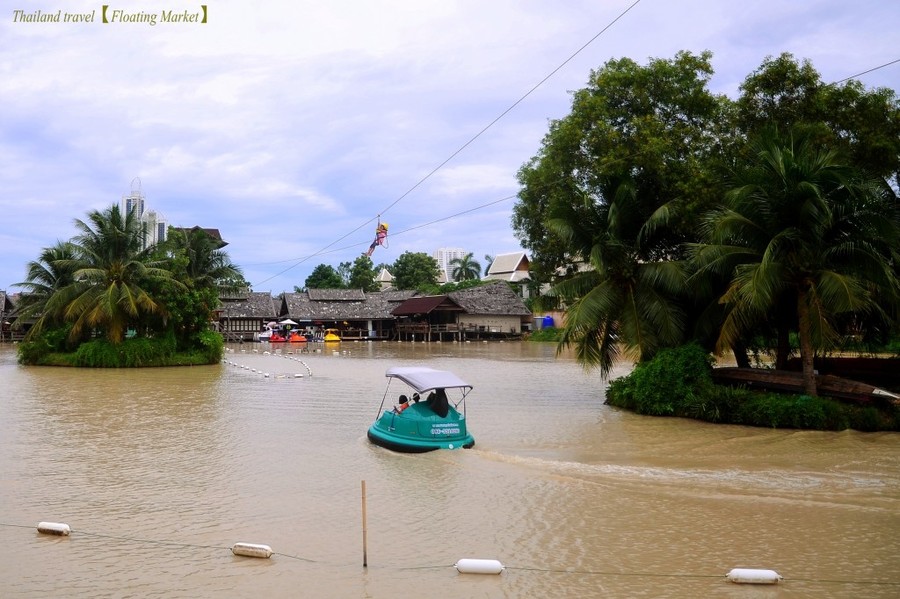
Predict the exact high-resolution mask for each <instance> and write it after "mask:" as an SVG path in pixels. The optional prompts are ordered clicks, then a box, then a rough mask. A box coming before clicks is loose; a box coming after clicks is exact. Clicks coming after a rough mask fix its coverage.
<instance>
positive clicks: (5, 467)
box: [0, 342, 900, 599]
mask: <svg viewBox="0 0 900 599" xmlns="http://www.w3.org/2000/svg"><path fill="white" fill-rule="evenodd" d="M266 349H268V348H267V346H265V345H259V344H246V345H232V346H229V347H228V353H227V354H226V360H225V361H223V363H221V364H217V365H213V366H205V367H192V368H166V369H144V370H87V369H65V368H35V367H23V366H20V365H18V364H17V363H16V360H15V349H14V347H13V346H10V345H8V344H7V345H0V383H2V391H0V396H2V399H0V596H2V597H16V598H19V597H41V598H43V597H92V598H93V597H142V598H143V597H152V596H157V597H166V598H169V597H185V598H188V597H189V598H206V597H251V596H252V597H256V596H263V597H298V596H302V597H323V598H331V597H335V598H370V597H371V598H393V597H430V598H437V599H440V598H444V597H446V598H454V599H458V598H459V597H485V598H494V597H509V598H520V597H540V598H543V597H728V598H732V597H740V598H757V597H761V598H766V599H768V598H788V597H820V598H821V597H825V598H827V597H875V598H877V597H885V598H886V597H897V596H900V435H897V434H887V433H877V434H864V433H858V432H851V431H847V432H839V433H830V432H829V433H826V432H810V431H793V430H771V429H760V428H744V427H737V426H722V425H718V426H717V425H711V424H705V423H701V422H694V421H690V420H681V419H671V418H652V417H641V416H636V415H634V414H630V413H627V412H623V411H620V410H617V409H614V408H611V407H608V406H605V405H603V399H604V388H605V384H604V381H603V380H602V379H601V378H600V376H599V373H597V372H585V371H584V370H583V369H582V368H581V367H580V366H579V365H578V364H577V363H576V362H575V361H574V360H573V358H572V356H570V355H561V356H557V355H556V348H555V346H553V345H549V344H532V343H527V342H524V343H523V342H514V343H497V342H493V343H463V344H459V343H429V344H425V343H344V344H342V345H341V347H340V349H339V350H337V351H332V350H331V349H328V350H325V351H318V352H316V351H313V352H310V353H299V352H298V353H286V352H283V351H279V352H277V353H269V352H266ZM394 365H427V366H431V367H434V368H439V369H447V370H452V371H453V372H455V373H457V374H458V375H460V376H461V377H463V378H464V379H466V380H467V381H468V382H470V383H471V384H473V385H474V391H473V392H472V393H471V395H470V396H469V399H468V401H467V405H468V423H469V430H470V432H472V433H473V435H474V436H475V440H476V445H475V447H474V448H473V449H471V450H461V451H439V452H431V453H427V454H421V455H402V454H396V453H391V452H389V451H387V450H384V449H382V448H379V447H375V446H373V445H371V444H370V443H369V442H368V441H367V439H366V435H365V433H366V429H367V427H368V426H369V425H370V424H371V423H372V421H373V420H374V419H375V417H376V415H377V410H378V407H379V403H380V402H381V399H382V396H383V394H384V390H385V385H386V379H385V377H384V373H385V370H386V369H387V368H388V367H390V366H394ZM627 370H628V366H627V365H623V366H622V367H620V368H619V369H617V370H616V371H615V372H614V376H618V375H621V374H623V373H625V372H627ZM265 374H268V376H265ZM392 391H395V388H394V386H392ZM397 392H399V391H397ZM363 481H365V505H366V530H365V535H364V534H363V518H362V512H363V507H362V506H363V492H362V488H363ZM42 521H50V522H61V523H66V524H68V525H69V526H70V527H71V528H72V534H71V535H70V536H68V537H56V536H48V535H42V534H38V532H37V529H36V526H37V523H38V522H42ZM364 536H365V541H366V543H365V550H364V543H363V539H364ZM235 543H256V544H265V545H268V546H270V547H271V548H272V550H273V551H274V552H275V554H274V555H273V556H272V557H271V558H269V559H256V558H248V557H240V556H235V555H233V554H232V552H231V550H230V548H231V547H232V546H233V545H234V544H235ZM364 557H365V559H366V561H367V567H363V560H364ZM463 558H474V559H496V560H499V561H500V562H502V563H503V565H504V566H505V567H506V569H505V570H504V571H503V573H502V574H500V575H475V574H460V573H458V572H457V571H456V570H455V568H454V567H453V565H454V564H455V563H456V562H457V560H459V559H463ZM732 568H761V569H773V570H775V571H777V572H778V573H779V574H780V575H781V576H783V577H784V580H783V581H782V582H781V583H780V584H778V585H776V586H748V585H738V584H734V583H730V582H728V581H726V579H725V574H726V573H727V572H728V571H729V570H731V569H732Z"/></svg>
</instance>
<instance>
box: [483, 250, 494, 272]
mask: <svg viewBox="0 0 900 599" xmlns="http://www.w3.org/2000/svg"><path fill="white" fill-rule="evenodd" d="M484 262H485V265H484V276H487V274H488V272H489V271H490V270H491V265H493V264H494V256H491V255H490V254H485V255H484Z"/></svg>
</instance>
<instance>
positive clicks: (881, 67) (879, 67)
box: [834, 58, 900, 85]
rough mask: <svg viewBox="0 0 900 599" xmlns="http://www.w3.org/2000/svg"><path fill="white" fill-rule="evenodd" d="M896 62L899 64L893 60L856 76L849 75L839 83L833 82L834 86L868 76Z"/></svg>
mask: <svg viewBox="0 0 900 599" xmlns="http://www.w3.org/2000/svg"><path fill="white" fill-rule="evenodd" d="M898 62H900V58H897V59H894V60H892V61H890V62H886V63H884V64H882V65H878V66H877V67H872V68H871V69H869V70H867V71H863V72H862V73H857V74H856V75H850V76H849V77H844V78H843V79H841V80H840V81H835V82H834V85H837V84H838V83H843V82H844V81H849V80H851V79H856V78H857V77H862V76H863V75H868V74H869V73H871V72H873V71H877V70H878V69H883V68H884V67H889V66H891V65H892V64H896V63H898Z"/></svg>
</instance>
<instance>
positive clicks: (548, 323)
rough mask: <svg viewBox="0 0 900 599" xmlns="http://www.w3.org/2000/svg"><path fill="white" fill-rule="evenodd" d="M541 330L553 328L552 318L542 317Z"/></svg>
mask: <svg viewBox="0 0 900 599" xmlns="http://www.w3.org/2000/svg"><path fill="white" fill-rule="evenodd" d="M541 324H542V328H544V329H549V328H551V327H552V326H553V317H552V316H544V320H543V322H542V323H541Z"/></svg>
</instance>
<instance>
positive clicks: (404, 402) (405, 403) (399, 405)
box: [394, 395, 409, 414]
mask: <svg viewBox="0 0 900 599" xmlns="http://www.w3.org/2000/svg"><path fill="white" fill-rule="evenodd" d="M408 407H409V400H408V399H407V398H406V396H405V395H401V396H400V400H399V402H398V403H397V407H396V408H394V411H395V412H397V413H398V414H400V413H402V412H403V410H405V409H406V408H408Z"/></svg>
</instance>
